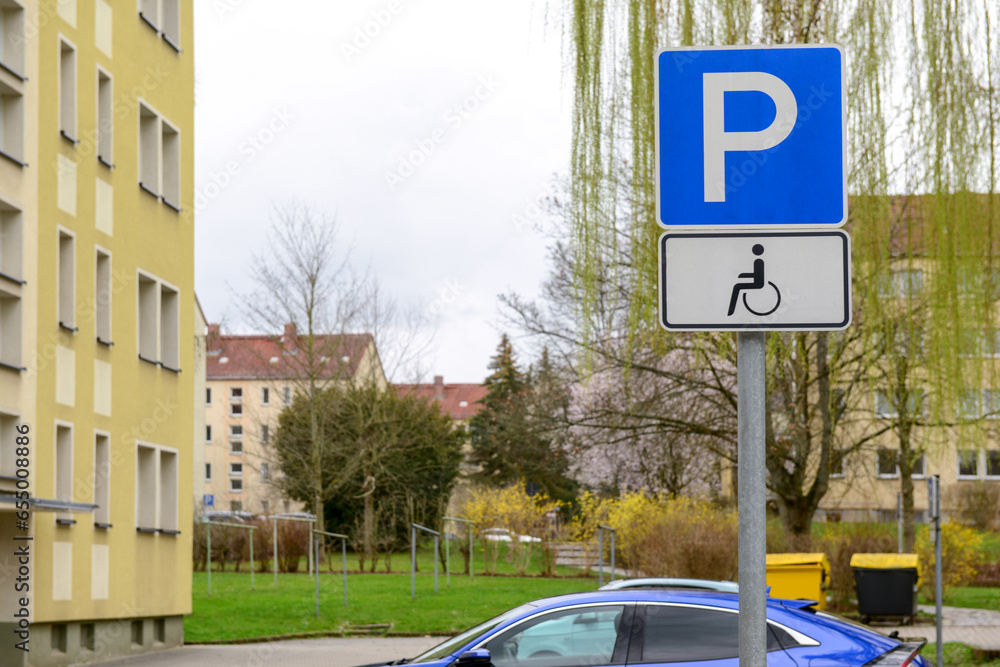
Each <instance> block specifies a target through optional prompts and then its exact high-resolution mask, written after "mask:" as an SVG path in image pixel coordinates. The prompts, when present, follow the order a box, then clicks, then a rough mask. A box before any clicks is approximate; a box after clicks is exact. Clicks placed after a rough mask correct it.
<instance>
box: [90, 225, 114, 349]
mask: <svg viewBox="0 0 1000 667" xmlns="http://www.w3.org/2000/svg"><path fill="white" fill-rule="evenodd" d="M102 257H104V258H105V259H106V261H107V265H106V271H105V272H104V273H105V274H106V275H104V276H102V275H101V273H102V272H101V258H102ZM112 276H114V268H113V263H112V256H111V251H110V250H108V249H106V248H103V247H101V246H99V245H96V246H94V335H95V337H96V339H97V342H98V343H101V344H102V345H107V346H109V347H110V346H111V345H112V341H113V340H114V338H113V337H112V335H111V326H112V322H113V321H114V318H113V317H112V314H111V313H112V310H111V301H112V299H113V296H114V292H113V289H112V287H111V284H112V283H111V281H112ZM102 283H103V284H102ZM102 297H103V299H104V301H105V303H102Z"/></svg>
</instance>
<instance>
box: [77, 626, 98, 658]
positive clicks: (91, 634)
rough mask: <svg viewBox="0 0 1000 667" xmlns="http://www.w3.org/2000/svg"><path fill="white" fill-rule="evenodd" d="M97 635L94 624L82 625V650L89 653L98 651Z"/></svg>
mask: <svg viewBox="0 0 1000 667" xmlns="http://www.w3.org/2000/svg"><path fill="white" fill-rule="evenodd" d="M96 635H97V633H96V632H95V628H94V624H93V623H81V624H80V648H82V649H85V650H87V651H94V650H96V649H97V636H96Z"/></svg>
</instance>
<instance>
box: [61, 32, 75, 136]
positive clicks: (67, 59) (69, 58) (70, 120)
mask: <svg viewBox="0 0 1000 667" xmlns="http://www.w3.org/2000/svg"><path fill="white" fill-rule="evenodd" d="M59 133H60V134H62V136H64V137H65V138H66V139H68V140H70V141H72V142H73V143H76V48H75V47H74V46H73V45H72V44H70V43H69V42H67V41H66V40H65V39H60V40H59Z"/></svg>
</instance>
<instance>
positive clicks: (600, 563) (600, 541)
mask: <svg viewBox="0 0 1000 667" xmlns="http://www.w3.org/2000/svg"><path fill="white" fill-rule="evenodd" d="M604 531H608V532H609V533H611V581H614V580H615V529H614V528H612V527H611V526H605V525H604V524H598V525H597V577H598V578H597V581H598V582H599V583H598V586H603V585H604Z"/></svg>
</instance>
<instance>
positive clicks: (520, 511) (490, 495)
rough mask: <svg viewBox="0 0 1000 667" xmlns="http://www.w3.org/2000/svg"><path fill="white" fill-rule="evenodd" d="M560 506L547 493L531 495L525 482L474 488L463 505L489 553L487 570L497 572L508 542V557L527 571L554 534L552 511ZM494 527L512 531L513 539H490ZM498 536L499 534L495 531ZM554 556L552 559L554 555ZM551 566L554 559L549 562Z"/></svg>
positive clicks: (518, 568) (516, 567)
mask: <svg viewBox="0 0 1000 667" xmlns="http://www.w3.org/2000/svg"><path fill="white" fill-rule="evenodd" d="M558 509H559V503H558V502H556V501H554V500H551V499H550V498H548V497H547V496H545V495H544V494H537V495H535V496H530V495H528V493H527V491H526V490H525V486H524V484H523V483H520V484H515V485H513V486H508V487H506V488H502V489H494V488H480V489H473V491H472V492H471V493H470V495H469V499H468V500H467V501H466V502H465V504H464V505H463V506H462V512H461V514H462V518H463V519H468V520H469V521H474V522H475V523H476V532H477V534H478V536H479V539H480V541H481V542H482V544H483V552H484V553H485V554H486V572H487V573H488V574H495V573H496V568H497V560H498V559H499V557H500V552H501V546H502V545H503V544H506V545H507V546H508V549H507V555H508V559H509V560H510V561H511V563H512V564H513V565H514V570H515V571H516V572H517V573H518V574H524V573H525V572H526V571H527V569H528V564H529V563H530V562H531V557H532V555H533V554H534V553H535V550H536V547H541V548H547V541H548V540H549V539H550V538H551V537H552V535H550V532H551V529H550V526H551V521H550V515H551V513H552V512H555V511H556V510H558ZM491 528H500V529H502V530H506V531H508V532H509V534H510V538H511V540H510V541H509V542H502V541H499V540H491V539H487V536H488V535H489V533H486V532H485V531H486V530H488V529H491ZM518 536H530V537H535V538H538V539H540V540H542V541H541V542H534V541H524V542H522V541H521V540H520V539H518ZM493 537H497V535H493ZM550 560H551V559H550ZM549 569H551V563H550V564H549Z"/></svg>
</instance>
